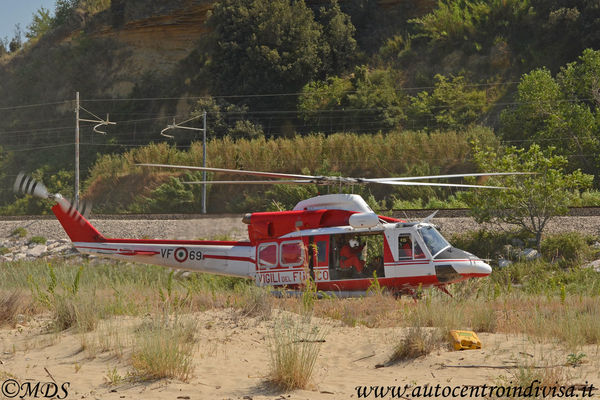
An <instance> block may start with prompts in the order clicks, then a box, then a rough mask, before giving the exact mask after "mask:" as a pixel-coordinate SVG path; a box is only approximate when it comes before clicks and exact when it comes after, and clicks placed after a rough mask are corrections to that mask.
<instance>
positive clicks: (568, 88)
mask: <svg viewBox="0 0 600 400" xmlns="http://www.w3.org/2000/svg"><path fill="white" fill-rule="evenodd" d="M501 121H502V128H501V133H502V135H503V136H504V138H505V139H508V140H522V141H525V142H539V143H542V144H544V145H546V146H554V147H556V148H557V149H559V152H560V154H562V155H564V156H566V157H568V158H569V159H570V161H571V164H572V165H573V166H574V167H575V168H582V169H583V170H584V171H585V172H588V173H594V174H597V173H598V170H599V169H600V158H599V156H598V154H599V152H600V51H596V50H591V49H587V50H585V51H584V52H583V54H582V55H581V56H580V57H579V60H578V61H576V62H573V63H569V64H567V65H566V66H564V67H562V68H561V70H560V72H559V73H558V74H557V75H556V77H553V76H552V74H551V73H550V71H549V70H547V69H545V68H540V69H535V70H533V71H531V72H530V73H528V74H525V75H523V77H522V78H521V81H520V83H519V87H518V95H517V99H516V106H515V107H514V108H510V109H507V110H505V111H503V112H502V114H501ZM525 144H527V143H525Z"/></svg>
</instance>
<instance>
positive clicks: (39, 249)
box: [27, 244, 47, 257]
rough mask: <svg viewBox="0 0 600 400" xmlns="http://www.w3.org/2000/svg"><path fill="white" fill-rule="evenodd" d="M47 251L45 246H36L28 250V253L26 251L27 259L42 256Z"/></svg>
mask: <svg viewBox="0 0 600 400" xmlns="http://www.w3.org/2000/svg"><path fill="white" fill-rule="evenodd" d="M46 250H47V247H46V245H45V244H38V245H36V246H35V247H33V248H31V249H29V251H27V256H29V257H39V256H41V255H42V254H44V253H45V252H46Z"/></svg>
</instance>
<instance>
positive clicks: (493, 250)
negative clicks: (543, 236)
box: [450, 229, 532, 259]
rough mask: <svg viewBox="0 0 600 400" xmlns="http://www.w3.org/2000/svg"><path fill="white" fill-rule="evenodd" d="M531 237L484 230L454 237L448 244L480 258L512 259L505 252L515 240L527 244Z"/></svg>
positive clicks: (517, 233)
mask: <svg viewBox="0 0 600 400" xmlns="http://www.w3.org/2000/svg"><path fill="white" fill-rule="evenodd" d="M530 239H532V235H531V234H529V233H527V232H515V231H513V232H498V231H488V230H485V229H482V230H478V231H472V232H467V233H464V234H459V235H454V236H453V237H452V238H451V240H450V243H452V244H453V245H454V246H456V247H458V248H459V249H462V250H465V251H468V252H470V253H473V254H477V255H478V256H479V257H482V258H495V257H498V256H503V257H505V258H508V259H510V258H513V257H512V254H507V253H510V252H508V251H507V250H508V249H510V247H509V246H510V245H512V243H513V242H514V241H515V240H519V241H522V242H523V243H527V241H529V240H530Z"/></svg>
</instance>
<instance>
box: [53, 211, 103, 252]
mask: <svg viewBox="0 0 600 400" xmlns="http://www.w3.org/2000/svg"><path fill="white" fill-rule="evenodd" d="M52 212H54V215H56V218H57V219H58V221H59V222H60V224H61V225H62V227H63V229H64V230H65V232H67V235H69V238H70V239H71V241H72V242H104V241H106V238H105V237H104V236H103V235H102V234H101V233H100V232H98V230H97V229H96V228H94V226H92V224H91V223H90V221H88V220H87V219H86V218H85V217H84V216H83V215H81V214H80V213H79V211H78V210H77V208H75V207H73V205H71V204H70V203H69V202H67V201H59V202H58V204H56V205H55V206H54V207H52Z"/></svg>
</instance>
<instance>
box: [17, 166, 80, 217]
mask: <svg viewBox="0 0 600 400" xmlns="http://www.w3.org/2000/svg"><path fill="white" fill-rule="evenodd" d="M13 190H14V191H15V192H16V193H23V194H30V195H32V196H35V197H38V198H40V199H53V200H54V201H56V202H57V203H58V204H60V207H61V208H62V210H63V211H64V212H65V213H67V214H69V215H71V216H73V215H74V214H75V213H76V212H79V213H80V214H81V215H83V216H84V217H86V218H87V216H88V215H89V213H90V211H91V209H92V207H91V203H90V202H86V201H80V202H79V204H73V203H72V202H71V201H69V200H68V199H66V198H64V197H63V196H62V195H60V194H59V193H50V192H48V188H46V186H45V185H44V184H43V183H41V182H39V181H37V180H35V179H34V178H32V177H31V176H30V175H26V174H25V173H24V172H20V173H19V174H18V175H17V179H15V184H14V186H13Z"/></svg>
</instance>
